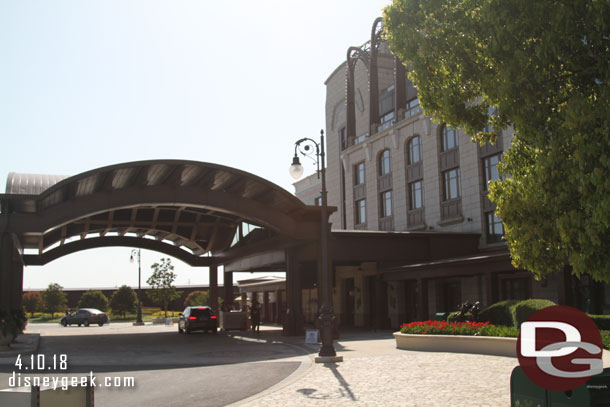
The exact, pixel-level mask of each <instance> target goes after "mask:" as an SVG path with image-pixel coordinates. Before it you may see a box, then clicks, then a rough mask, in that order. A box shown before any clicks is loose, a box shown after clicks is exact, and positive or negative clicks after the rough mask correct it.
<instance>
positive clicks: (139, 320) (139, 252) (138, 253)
mask: <svg viewBox="0 0 610 407" xmlns="http://www.w3.org/2000/svg"><path fill="white" fill-rule="evenodd" d="M141 255H142V249H132V250H131V256H130V257H129V261H130V262H132V263H133V260H134V257H136V256H137V257H138V311H137V312H138V314H137V317H136V322H134V323H133V324H134V325H144V322H142V284H141V281H142V263H141V261H140V259H141V258H140V256H141Z"/></svg>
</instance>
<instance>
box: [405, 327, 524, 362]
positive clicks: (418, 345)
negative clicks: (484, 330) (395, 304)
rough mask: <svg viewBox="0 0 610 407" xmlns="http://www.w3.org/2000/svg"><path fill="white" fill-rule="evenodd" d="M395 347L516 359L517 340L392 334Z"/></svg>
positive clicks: (493, 337)
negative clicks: (394, 339)
mask: <svg viewBox="0 0 610 407" xmlns="http://www.w3.org/2000/svg"><path fill="white" fill-rule="evenodd" d="M394 338H396V347H397V348H398V349H405V350H417V351H424V352H456V353H476V354H480V355H494V356H509V357H513V358H516V357H517V338H500V337H495V336H463V335H411V334H401V333H400V332H395V333H394Z"/></svg>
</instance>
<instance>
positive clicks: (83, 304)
mask: <svg viewBox="0 0 610 407" xmlns="http://www.w3.org/2000/svg"><path fill="white" fill-rule="evenodd" d="M78 308H96V309H99V310H100V311H106V309H107V308H108V298H107V297H106V296H105V295H104V293H102V292H101V291H100V290H87V291H85V292H84V293H83V295H81V296H80V300H78Z"/></svg>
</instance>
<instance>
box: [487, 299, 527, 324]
mask: <svg viewBox="0 0 610 407" xmlns="http://www.w3.org/2000/svg"><path fill="white" fill-rule="evenodd" d="M519 302H520V300H505V301H500V302H496V303H495V304H492V305H490V306H489V307H487V308H485V309H484V310H482V311H481V312H479V315H478V318H477V319H478V320H479V321H482V322H486V321H489V322H490V323H492V324H493V325H504V326H515V321H514V317H513V316H514V312H515V305H517V304H518V303H519Z"/></svg>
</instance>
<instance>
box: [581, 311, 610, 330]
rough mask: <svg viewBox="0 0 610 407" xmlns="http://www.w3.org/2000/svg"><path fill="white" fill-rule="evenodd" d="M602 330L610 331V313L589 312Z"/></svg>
mask: <svg viewBox="0 0 610 407" xmlns="http://www.w3.org/2000/svg"><path fill="white" fill-rule="evenodd" d="M587 315H589V317H591V319H592V320H593V322H595V325H597V328H598V329H599V330H600V331H610V315H591V314H587Z"/></svg>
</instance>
